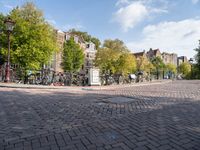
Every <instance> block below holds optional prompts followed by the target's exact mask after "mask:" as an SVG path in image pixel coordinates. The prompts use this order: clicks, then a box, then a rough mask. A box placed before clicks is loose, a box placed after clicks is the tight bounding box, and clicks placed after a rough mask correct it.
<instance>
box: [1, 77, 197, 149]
mask: <svg viewBox="0 0 200 150" xmlns="http://www.w3.org/2000/svg"><path fill="white" fill-rule="evenodd" d="M10 110H12V111H10ZM0 120H1V122H0V150H1V149H2V150H6V149H20V150H23V149H24V150H28V149H30V150H34V149H36V150H49V149H50V150H57V149H58V150H62V149H63V150H68V149H71V150H76V149H77V150H78V149H86V150H92V149H122V150H123V149H127V150H128V149H136V150H137V149H147V150H154V149H161V150H165V149H166V150H167V149H170V150H172V149H176V150H190V149H194V150H195V149H197V150H198V149H199V147H200V145H199V143H200V132H199V128H198V127H199V124H200V81H173V82H169V83H164V84H163V83H161V84H160V83H159V84H149V85H143V86H135V87H134V86H130V87H128V86H126V87H123V85H122V86H119V87H118V88H112V89H109V88H106V89H101V90H79V91H70V90H67V91H66V89H62V88H60V89H25V88H24V89H14V88H12V89H11V88H0Z"/></svg>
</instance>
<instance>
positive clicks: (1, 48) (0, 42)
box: [0, 13, 8, 66]
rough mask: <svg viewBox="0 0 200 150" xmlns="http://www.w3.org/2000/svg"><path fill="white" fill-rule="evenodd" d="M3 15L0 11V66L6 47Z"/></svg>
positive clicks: (4, 57)
mask: <svg viewBox="0 0 200 150" xmlns="http://www.w3.org/2000/svg"><path fill="white" fill-rule="evenodd" d="M4 20H5V16H4V15H3V14H1V13H0V66H1V65H3V64H4V62H5V60H6V56H5V54H6V49H7V45H8V44H7V42H6V41H7V36H6V33H5V32H4V31H5V25H4Z"/></svg>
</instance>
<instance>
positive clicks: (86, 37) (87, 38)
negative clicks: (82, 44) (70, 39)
mask: <svg viewBox="0 0 200 150" xmlns="http://www.w3.org/2000/svg"><path fill="white" fill-rule="evenodd" d="M69 32H70V33H72V34H75V35H79V36H81V37H82V38H83V39H84V40H85V41H86V42H92V43H94V44H95V46H96V49H99V46H100V45H101V42H100V40H99V39H98V38H96V37H92V36H91V35H89V34H88V33H87V32H82V31H77V30H75V29H71V30H69Z"/></svg>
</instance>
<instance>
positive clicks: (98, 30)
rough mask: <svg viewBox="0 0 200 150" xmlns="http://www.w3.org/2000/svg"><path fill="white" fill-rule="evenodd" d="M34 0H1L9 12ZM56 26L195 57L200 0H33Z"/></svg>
mask: <svg viewBox="0 0 200 150" xmlns="http://www.w3.org/2000/svg"><path fill="white" fill-rule="evenodd" d="M27 1H30V0H0V12H2V13H4V14H8V13H9V11H10V10H12V9H13V8H14V7H16V6H21V5H23V4H24V3H25V2H27ZM31 2H33V3H35V5H36V6H37V7H38V8H39V9H41V10H42V11H43V13H44V16H45V18H46V20H47V21H48V22H49V23H50V24H52V25H53V26H54V27H55V28H57V29H60V30H63V31H68V30H69V29H71V28H75V29H77V30H80V31H85V32H88V33H89V34H91V35H92V36H95V37H97V38H99V39H100V40H101V42H103V41H104V40H105V39H116V38H117V39H120V40H122V41H124V43H125V45H126V46H127V47H128V48H129V49H130V50H131V51H132V52H140V51H143V50H146V51H148V50H149V49H150V48H153V49H157V48H159V49H160V51H161V52H169V53H172V52H173V53H177V54H178V56H187V57H188V58H191V57H194V55H195V51H194V49H195V48H196V47H198V43H199V42H198V40H200V0H57V1H55V0H31Z"/></svg>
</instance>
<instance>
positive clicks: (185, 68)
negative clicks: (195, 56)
mask: <svg viewBox="0 0 200 150" xmlns="http://www.w3.org/2000/svg"><path fill="white" fill-rule="evenodd" d="M178 70H179V73H181V74H182V75H183V77H189V76H190V73H191V65H190V64H189V63H188V62H183V63H182V64H180V66H179V67H178Z"/></svg>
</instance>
